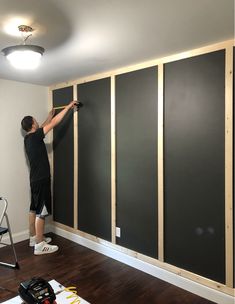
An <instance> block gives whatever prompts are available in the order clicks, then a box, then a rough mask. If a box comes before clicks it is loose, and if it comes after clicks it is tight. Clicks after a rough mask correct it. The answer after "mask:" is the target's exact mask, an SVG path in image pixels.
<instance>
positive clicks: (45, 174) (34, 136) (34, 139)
mask: <svg viewBox="0 0 235 304" xmlns="http://www.w3.org/2000/svg"><path fill="white" fill-rule="evenodd" d="M44 137H45V135H44V132H43V129H42V128H39V129H37V130H36V131H35V132H33V133H29V134H27V135H26V136H25V138H24V145H25V151H26V154H27V156H28V159H29V164H30V182H31V183H32V182H36V181H39V180H42V179H46V178H50V165H49V161H48V155H47V150H46V146H45V143H44V141H43V139H44Z"/></svg>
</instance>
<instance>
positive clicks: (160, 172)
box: [158, 64, 164, 262]
mask: <svg viewBox="0 0 235 304" xmlns="http://www.w3.org/2000/svg"><path fill="white" fill-rule="evenodd" d="M163 77H164V66H163V64H159V65H158V259H159V261H161V262H163V261H164V198H163V193H164V188H163V183H164V180H163V177H164V175H163V94H164V93H163V86H164V80H163Z"/></svg>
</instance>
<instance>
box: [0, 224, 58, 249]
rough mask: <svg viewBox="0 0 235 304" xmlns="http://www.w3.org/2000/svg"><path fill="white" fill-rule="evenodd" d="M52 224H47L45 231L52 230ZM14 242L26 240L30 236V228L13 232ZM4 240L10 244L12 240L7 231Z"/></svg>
mask: <svg viewBox="0 0 235 304" xmlns="http://www.w3.org/2000/svg"><path fill="white" fill-rule="evenodd" d="M51 229H52V225H50V224H47V225H46V226H45V233H48V232H51V231H52V230H51ZM12 238H13V242H14V244H16V243H19V242H22V241H25V240H27V239H28V238H29V230H28V229H27V230H24V231H20V232H16V233H13V234H12ZM2 242H4V243H7V244H9V242H10V237H9V234H8V233H7V234H6V236H3V238H2ZM3 246H4V245H0V248H1V247H3Z"/></svg>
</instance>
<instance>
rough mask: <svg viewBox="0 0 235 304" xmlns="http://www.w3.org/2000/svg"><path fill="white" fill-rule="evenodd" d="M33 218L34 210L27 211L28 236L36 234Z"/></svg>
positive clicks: (34, 216)
mask: <svg viewBox="0 0 235 304" xmlns="http://www.w3.org/2000/svg"><path fill="white" fill-rule="evenodd" d="M35 219H36V214H35V212H31V211H30V212H29V236H30V237H32V236H35V235H36V230H35Z"/></svg>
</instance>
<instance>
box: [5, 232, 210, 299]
mask: <svg viewBox="0 0 235 304" xmlns="http://www.w3.org/2000/svg"><path fill="white" fill-rule="evenodd" d="M50 236H52V238H53V242H52V243H53V244H56V245H58V246H59V247H60V249H59V251H58V252H56V253H53V254H49V255H44V256H35V255H33V248H30V247H28V241H23V242H20V243H17V244H16V245H15V246H16V252H17V256H18V260H19V264H20V269H19V270H13V269H10V268H6V267H2V266H0V303H1V302H2V301H4V300H7V299H10V298H12V297H14V296H16V295H17V290H18V287H19V284H20V282H23V281H26V280H29V279H31V278H32V277H35V276H41V277H42V278H44V279H46V280H48V281H49V280H52V279H55V280H57V281H58V282H59V283H61V284H63V285H64V286H67V287H68V286H76V287H77V291H78V295H79V296H81V297H82V298H84V299H85V300H87V301H88V302H90V303H91V304H120V303H122V304H211V303H213V302H210V301H208V300H206V299H203V298H200V297H198V296H196V295H194V294H192V293H190V292H187V291H185V290H183V289H180V288H178V287H176V286H173V285H171V284H169V283H166V282H164V281H162V280H159V279H157V278H155V277H152V276H150V275H148V274H146V273H143V272H141V271H139V270H136V269H134V268H132V267H129V266H127V265H125V264H122V263H120V262H118V261H115V260H113V259H111V258H109V257H106V256H104V255H102V254H99V253H97V252H95V251H93V250H90V249H87V248H85V247H82V246H80V245H78V244H76V243H74V242H71V241H69V240H66V239H64V238H62V237H59V236H57V235H54V234H50ZM10 249H11V248H10V247H9V246H8V247H7V248H6V247H5V248H1V249H0V260H1V261H2V260H3V259H4V261H6V259H9V258H11V256H12V254H11V250H10ZM9 261H10V260H9Z"/></svg>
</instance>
